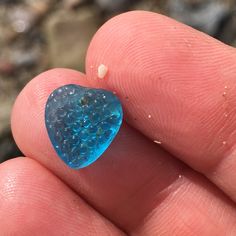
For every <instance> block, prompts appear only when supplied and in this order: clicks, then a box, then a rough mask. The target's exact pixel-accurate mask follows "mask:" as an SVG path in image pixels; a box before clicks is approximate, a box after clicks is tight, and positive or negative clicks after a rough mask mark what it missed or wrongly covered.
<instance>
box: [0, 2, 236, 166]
mask: <svg viewBox="0 0 236 236" xmlns="http://www.w3.org/2000/svg"><path fill="white" fill-rule="evenodd" d="M134 9H143V10H150V11H155V12H159V13H162V14H165V15H168V16H171V17H173V18H175V19H177V20H179V21H182V22H184V23H186V24H189V25H191V26H193V27H194V28H196V29H199V30H201V31H204V32H206V33H208V34H210V35H212V36H213V37H215V38H218V39H219V40H221V41H223V42H225V43H227V44H230V45H232V46H236V12H235V10H236V3H235V1H234V0H221V1H220V0H214V1H213V0H167V1H164V0H139V1H138V0H116V1H114V0H93V1H92V0H0V32H1V34H0V162H1V161H4V160H6V159H7V158H9V157H15V156H17V155H20V152H19V150H18V149H17V147H16V145H15V143H14V141H13V138H12V136H11V131H10V112H11V108H12V105H13V102H14V100H15V97H16V96H17V94H18V93H19V91H20V90H21V89H22V88H23V87H24V85H25V84H26V83H27V82H28V81H29V80H30V79H31V78H32V77H34V76H35V75H37V74H38V73H40V72H42V71H44V70H47V69H49V68H52V67H67V68H73V69H77V70H81V71H83V70H84V59H85V53H86V49H87V47H88V44H89V41H90V39H91V37H92V36H93V34H94V33H95V32H96V30H97V29H98V28H99V26H100V25H101V24H103V23H104V22H105V21H106V20H107V19H109V18H111V17H112V16H114V15H116V14H118V13H121V12H124V11H128V10H134ZM29 132H30V131H29Z"/></svg>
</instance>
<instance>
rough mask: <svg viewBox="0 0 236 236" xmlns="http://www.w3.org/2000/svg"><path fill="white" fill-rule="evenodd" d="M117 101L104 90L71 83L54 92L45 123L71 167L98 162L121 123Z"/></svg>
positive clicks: (119, 104)
mask: <svg viewBox="0 0 236 236" xmlns="http://www.w3.org/2000/svg"><path fill="white" fill-rule="evenodd" d="M122 117H123V112H122V107H121V103H120V101H119V100H118V98H117V97H116V96H115V95H114V94H113V93H112V92H109V91H106V90H103V89H91V88H85V87H82V86H78V85H74V84H69V85H65V86H62V87H60V88H58V89H56V90H54V91H53V92H52V93H51V95H50V96H49V98H48V100H47V104H46V109H45V123H46V128H47V131H48V134H49V138H50V140H51V142H52V145H53V147H54V149H55V150H56V152H57V154H58V156H59V157H60V158H61V159H62V160H63V161H64V162H65V163H66V164H67V165H68V166H70V167H71V168H74V169H79V168H83V167H85V166H88V165H89V164H91V163H93V162H94V161H96V160H97V159H98V158H99V157H100V156H101V154H102V153H103V152H104V151H105V150H106V149H107V147H108V146H109V145H110V143H111V142H112V140H113V139H114V137H115V136H116V134H117V132H118V131H119V128H120V126H121V123H122Z"/></svg>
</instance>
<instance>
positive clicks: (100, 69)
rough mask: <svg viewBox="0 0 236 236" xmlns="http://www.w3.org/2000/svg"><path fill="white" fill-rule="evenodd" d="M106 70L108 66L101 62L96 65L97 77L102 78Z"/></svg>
mask: <svg viewBox="0 0 236 236" xmlns="http://www.w3.org/2000/svg"><path fill="white" fill-rule="evenodd" d="M107 72H108V68H107V67H106V66H105V65H103V64H101V65H100V66H99V67H98V78H100V79H103V78H104V77H105V76H106V74H107Z"/></svg>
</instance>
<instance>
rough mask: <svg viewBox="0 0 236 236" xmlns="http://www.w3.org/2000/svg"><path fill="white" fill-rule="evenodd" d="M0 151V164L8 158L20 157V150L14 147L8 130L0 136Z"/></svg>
mask: <svg viewBox="0 0 236 236" xmlns="http://www.w3.org/2000/svg"><path fill="white" fill-rule="evenodd" d="M0 150H1V155H0V163H1V162H3V161H5V160H7V159H10V158H14V157H19V156H22V154H21V152H20V150H19V149H18V148H17V147H16V144H15V142H14V140H13V137H12V135H11V132H10V130H7V131H6V132H5V133H4V134H3V135H1V136H0Z"/></svg>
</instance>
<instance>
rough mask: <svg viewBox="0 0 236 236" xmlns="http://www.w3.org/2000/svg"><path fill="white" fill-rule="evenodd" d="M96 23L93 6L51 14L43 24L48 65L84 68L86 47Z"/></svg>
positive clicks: (96, 17) (97, 20)
mask: <svg viewBox="0 0 236 236" xmlns="http://www.w3.org/2000/svg"><path fill="white" fill-rule="evenodd" d="M98 25H99V18H98V15H97V13H96V11H95V10H94V9H93V8H88V7H85V8H80V9H79V10H78V11H71V12H70V13H68V12H67V11H58V12H56V13H55V14H53V15H52V16H51V17H50V18H49V20H48V22H46V25H45V26H46V35H47V38H46V40H47V42H48V50H49V57H50V61H49V63H50V65H51V66H52V67H67V68H73V69H79V70H84V61H85V55H86V51H87V47H88V45H89V42H90V40H91V38H92V36H93V35H94V33H95V32H96V30H97V28H98Z"/></svg>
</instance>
